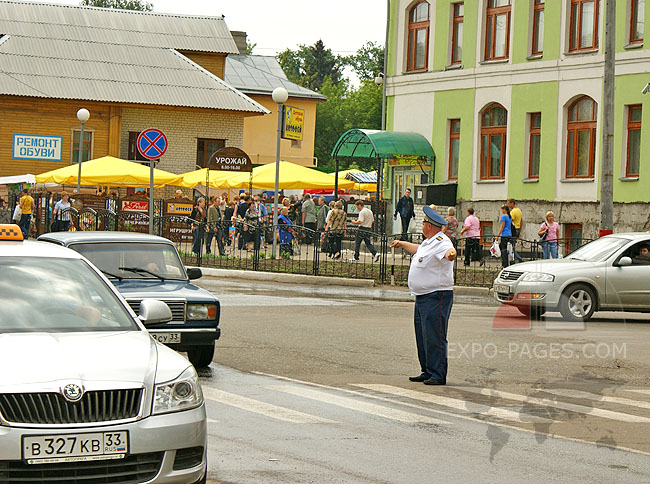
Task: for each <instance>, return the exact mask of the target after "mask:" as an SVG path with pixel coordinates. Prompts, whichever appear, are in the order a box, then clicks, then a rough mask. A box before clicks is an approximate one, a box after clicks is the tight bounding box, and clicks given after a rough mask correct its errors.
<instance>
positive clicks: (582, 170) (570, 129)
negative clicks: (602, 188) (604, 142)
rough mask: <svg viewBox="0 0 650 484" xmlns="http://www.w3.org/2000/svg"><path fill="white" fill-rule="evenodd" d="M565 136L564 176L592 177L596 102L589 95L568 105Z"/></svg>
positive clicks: (594, 156)
mask: <svg viewBox="0 0 650 484" xmlns="http://www.w3.org/2000/svg"><path fill="white" fill-rule="evenodd" d="M568 114H569V119H568V122H567V138H566V177H567V178H593V176H594V160H595V159H596V102H595V101H594V100H593V99H591V98H590V97H589V96H582V97H581V98H578V99H576V100H575V101H573V103H572V104H571V105H570V106H569V111H568Z"/></svg>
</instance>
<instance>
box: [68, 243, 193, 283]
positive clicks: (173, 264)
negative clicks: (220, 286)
mask: <svg viewBox="0 0 650 484" xmlns="http://www.w3.org/2000/svg"><path fill="white" fill-rule="evenodd" d="M70 248H71V249H73V250H76V251H77V252H79V253H80V254H82V255H83V256H84V257H86V258H87V259H88V260H89V261H90V262H92V263H93V264H94V265H95V266H97V268H99V269H100V270H101V271H102V272H104V274H106V276H107V277H113V278H119V279H143V278H145V279H151V278H154V279H156V278H157V279H176V280H185V279H187V275H186V273H185V267H184V266H183V263H182V262H181V260H180V258H179V257H178V253H177V252H176V249H174V247H173V246H171V245H168V244H152V243H147V242H100V243H84V244H73V245H70Z"/></svg>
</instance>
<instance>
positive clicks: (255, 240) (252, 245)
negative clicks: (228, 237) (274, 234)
mask: <svg viewBox="0 0 650 484" xmlns="http://www.w3.org/2000/svg"><path fill="white" fill-rule="evenodd" d="M259 205H260V204H259V199H258V200H257V202H255V201H252V200H250V199H249V205H248V209H247V210H246V215H245V216H244V243H245V244H246V250H259V248H260V235H261V234H260V227H261V225H262V212H261V209H260V206H259Z"/></svg>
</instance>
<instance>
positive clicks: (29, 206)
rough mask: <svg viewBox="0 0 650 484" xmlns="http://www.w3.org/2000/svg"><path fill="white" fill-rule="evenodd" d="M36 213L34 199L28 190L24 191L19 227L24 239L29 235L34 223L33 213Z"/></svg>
mask: <svg viewBox="0 0 650 484" xmlns="http://www.w3.org/2000/svg"><path fill="white" fill-rule="evenodd" d="M33 211H34V199H33V198H32V197H31V195H30V194H29V190H27V188H25V189H23V196H22V197H20V213H21V216H20V222H19V223H18V226H19V227H20V230H21V232H22V233H23V239H26V238H27V236H28V235H29V227H30V225H31V222H32V212H33Z"/></svg>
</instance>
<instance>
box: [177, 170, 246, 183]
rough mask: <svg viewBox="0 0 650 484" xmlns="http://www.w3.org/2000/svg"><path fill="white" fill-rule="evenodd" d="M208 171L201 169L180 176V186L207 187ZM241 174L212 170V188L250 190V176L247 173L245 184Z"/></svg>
mask: <svg viewBox="0 0 650 484" xmlns="http://www.w3.org/2000/svg"><path fill="white" fill-rule="evenodd" d="M207 171H208V169H207V168H201V169H200V170H194V171H190V172H187V173H182V174H181V175H179V176H180V177H182V181H181V182H180V185H181V186H182V187H185V188H194V187H195V186H197V185H203V186H205V183H206V175H207V173H206V172H207ZM239 175H242V173H240V172H232V171H224V170H210V182H209V183H210V188H248V187H249V186H250V185H249V178H250V174H249V173H246V182H245V183H244V182H243V179H242V177H241V176H239Z"/></svg>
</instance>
